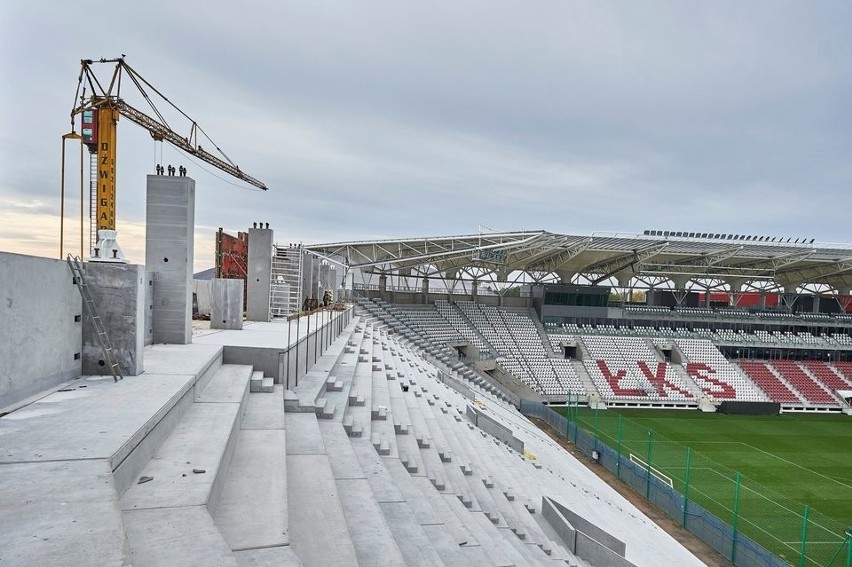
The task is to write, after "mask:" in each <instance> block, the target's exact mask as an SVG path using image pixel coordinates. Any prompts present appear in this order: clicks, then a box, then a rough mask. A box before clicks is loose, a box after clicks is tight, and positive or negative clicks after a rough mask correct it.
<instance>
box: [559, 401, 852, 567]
mask: <svg viewBox="0 0 852 567" xmlns="http://www.w3.org/2000/svg"><path fill="white" fill-rule="evenodd" d="M566 413H567V412H566ZM595 413H596V412H594V411H592V410H588V409H580V410H579V413H578V418H579V421H580V424H581V427H582V428H583V429H585V430H587V431H589V432H590V433H593V434H594V433H595V431H597V434H598V438H599V439H600V440H601V441H602V442H604V443H606V444H607V445H609V446H610V447H611V448H613V449H617V448H618V447H619V446H620V452H621V454H622V455H623V456H626V457H629V456H630V455H633V458H634V459H636V460H638V459H641V463H642V464H643V466H644V463H645V462H648V460H649V457H650V462H651V464H652V466H653V469H652V470H654V474H655V476H658V478H661V479H665V481H666V482H668V480H671V482H672V484H673V486H674V488H676V489H677V490H678V491H680V492H681V493H682V492H683V491H684V488H685V484H686V482H685V481H686V480H687V479H686V470H687V463H686V447H691V449H692V456H691V461H690V463H689V464H690V466H689V470H690V474H689V496H690V499H691V500H694V501H695V502H698V503H699V504H701V505H702V506H704V507H705V508H707V509H709V510H710V511H711V512H713V513H714V514H716V515H717V516H719V517H720V518H721V519H723V520H725V521H726V522H729V523H730V522H731V521H732V518H733V516H734V514H733V510H734V507H735V506H738V514H737V516H738V519H739V527H740V529H741V530H742V532H743V533H747V534H748V535H749V536H751V537H753V538H754V539H756V540H758V541H760V542H761V543H762V544H764V545H765V546H766V547H768V548H769V549H770V550H771V551H773V552H775V553H777V554H779V555H783V556H785V557H786V558H788V560H789V558H791V557H798V554H799V551H800V547H801V539H802V538H801V533H802V524H803V516H802V514H803V511H804V505H805V504H807V505H808V506H809V507H810V511H809V524H808V535H807V541H808V553H807V555H808V556H813V557H814V558H815V561H813V562H811V561H810V560H809V561H808V562H807V563H808V564H824V563H823V562H822V560H824V558H825V557H826V556H827V555H829V554H830V553H831V552H832V550H834V549H836V548H837V541H839V540H838V538H841V539H842V534H843V531H844V529H845V528H846V527H847V526H849V525H852V418H849V417H848V416H841V415H836V414H834V415H826V414H823V415H815V414H789V413H788V414H783V415H780V416H733V415H722V414H708V413H703V412H699V411H672V410H626V409H625V410H622V409H619V408H615V409H610V410H602V411H599V412H597V417H596V415H595ZM619 415H623V416H624V417H623V419H622V420H621V433H620V435H619ZM649 430H652V431H653V433H652V434H650V435H649ZM619 439H620V441H621V443H620V444H619ZM649 439H650V441H651V443H650V444H649ZM649 445H650V446H649ZM736 472H739V473H741V475H742V476H741V482H740V492H739V499H738V500H737V499H736V494H735V491H736V482H735V478H736ZM735 501H736V502H737V504H736V505H735ZM767 540H772V541H769V542H768V543H767Z"/></svg>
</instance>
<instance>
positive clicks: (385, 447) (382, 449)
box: [370, 435, 390, 456]
mask: <svg viewBox="0 0 852 567" xmlns="http://www.w3.org/2000/svg"><path fill="white" fill-rule="evenodd" d="M370 442H371V443H372V444H373V447H375V448H376V451H377V452H378V453H379V455H383V456H384V455H390V442H389V441H388V439H387V437H385V436H384V435H373V438H372V439H371V440H370Z"/></svg>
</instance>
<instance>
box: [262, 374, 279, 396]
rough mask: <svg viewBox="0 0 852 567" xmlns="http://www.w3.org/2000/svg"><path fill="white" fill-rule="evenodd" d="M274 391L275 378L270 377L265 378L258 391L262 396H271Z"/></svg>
mask: <svg viewBox="0 0 852 567" xmlns="http://www.w3.org/2000/svg"><path fill="white" fill-rule="evenodd" d="M274 389H275V378H273V377H272V376H265V377H264V378H263V381H262V382H261V385H260V391H261V392H263V393H264V394H271V393H272V391H273V390H274Z"/></svg>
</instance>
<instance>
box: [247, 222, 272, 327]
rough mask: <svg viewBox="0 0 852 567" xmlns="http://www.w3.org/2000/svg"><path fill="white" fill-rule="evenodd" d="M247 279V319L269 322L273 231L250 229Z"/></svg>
mask: <svg viewBox="0 0 852 567" xmlns="http://www.w3.org/2000/svg"><path fill="white" fill-rule="evenodd" d="M247 272H248V277H247V278H246V282H247V285H246V319H248V320H249V321H269V319H270V317H269V294H270V292H271V288H272V229H269V228H250V229H249V238H248V268H247Z"/></svg>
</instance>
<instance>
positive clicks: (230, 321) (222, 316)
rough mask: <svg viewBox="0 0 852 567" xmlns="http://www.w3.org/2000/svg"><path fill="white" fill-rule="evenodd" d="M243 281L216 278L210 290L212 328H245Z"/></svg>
mask: <svg viewBox="0 0 852 567" xmlns="http://www.w3.org/2000/svg"><path fill="white" fill-rule="evenodd" d="M243 285H244V283H243V280H238V279H223V278H215V279H214V280H213V282H212V286H211V289H210V328H211V329H227V330H232V331H239V330H240V329H242V328H243V291H244V290H243Z"/></svg>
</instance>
